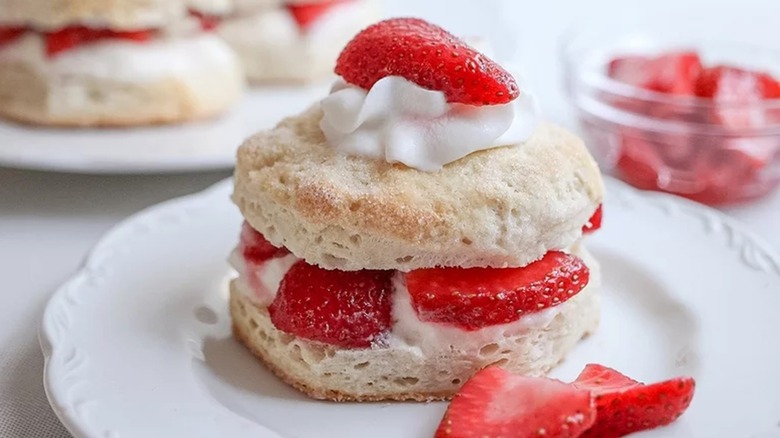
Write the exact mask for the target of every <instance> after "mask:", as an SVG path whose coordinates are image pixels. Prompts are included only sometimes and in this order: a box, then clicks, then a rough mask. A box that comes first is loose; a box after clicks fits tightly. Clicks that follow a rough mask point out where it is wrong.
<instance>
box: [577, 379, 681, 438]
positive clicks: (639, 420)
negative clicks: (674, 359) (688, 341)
mask: <svg viewBox="0 0 780 438" xmlns="http://www.w3.org/2000/svg"><path fill="white" fill-rule="evenodd" d="M572 385H573V386H574V387H576V388H578V389H583V390H587V391H590V392H591V393H592V394H593V399H594V401H595V403H596V421H595V423H594V424H593V426H592V427H591V428H590V429H588V430H587V431H586V432H585V433H584V434H583V435H582V437H585V438H613V437H622V436H625V435H628V434H631V433H634V432H639V431H642V430H649V429H655V428H657V427H661V426H665V425H667V424H670V423H671V422H673V421H674V420H676V419H677V418H679V417H680V415H682V414H683V412H685V410H686V409H687V408H688V406H689V405H690V403H691V399H692V398H693V393H694V388H695V382H694V380H693V379H692V378H690V377H679V378H675V379H671V380H666V381H663V382H660V383H654V384H651V385H645V384H642V383H639V382H637V381H635V380H633V379H631V378H629V377H626V376H624V375H623V374H621V373H619V372H617V371H615V370H613V369H611V368H607V367H605V366H602V365H594V364H589V365H587V366H586V367H585V369H584V370H583V372H582V373H581V374H580V376H579V377H577V380H575V381H574V382H573V383H572Z"/></svg>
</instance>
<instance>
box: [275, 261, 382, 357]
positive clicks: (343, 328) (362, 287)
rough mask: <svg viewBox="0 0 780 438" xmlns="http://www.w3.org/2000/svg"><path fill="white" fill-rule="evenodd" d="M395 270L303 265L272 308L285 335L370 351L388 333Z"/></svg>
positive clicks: (286, 280)
mask: <svg viewBox="0 0 780 438" xmlns="http://www.w3.org/2000/svg"><path fill="white" fill-rule="evenodd" d="M391 276H392V271H369V270H363V271H336V270H333V271H331V270H327V269H322V268H319V267H317V266H314V265H310V264H308V263H306V262H305V261H303V260H301V261H299V262H297V263H296V264H294V265H293V266H292V268H290V270H289V271H288V272H287V274H286V275H285V276H284V279H283V280H282V284H281V285H280V286H279V293H278V294H277V295H276V298H275V299H274V302H273V303H271V306H270V307H269V308H268V312H269V313H270V315H271V321H273V323H274V325H275V326H276V327H277V328H278V329H280V330H282V331H285V332H288V333H292V334H294V335H296V336H300V337H302V338H306V339H312V340H315V341H320V342H325V343H328V344H333V345H337V346H340V347H345V348H368V347H370V346H371V344H372V343H373V342H374V341H377V340H378V338H379V336H380V335H381V334H382V333H384V332H385V331H386V330H387V329H389V328H390V325H391V320H390V307H391V303H390V298H391V293H392V283H391V280H390V279H391Z"/></svg>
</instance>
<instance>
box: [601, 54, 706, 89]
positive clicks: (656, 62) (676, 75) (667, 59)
mask: <svg viewBox="0 0 780 438" xmlns="http://www.w3.org/2000/svg"><path fill="white" fill-rule="evenodd" d="M701 71H702V64H701V59H700V58H699V55H698V54H697V53H696V52H688V51H685V52H674V53H669V54H666V55H662V56H659V57H655V58H652V57H645V56H626V57H619V58H615V59H613V60H612V61H611V62H610V63H609V66H608V71H607V73H608V74H609V76H610V77H611V78H612V79H616V80H618V81H620V82H623V83H626V84H629V85H634V86H636V87H639V88H644V89H646V90H651V91H657V92H660V93H670V94H679V95H693V94H694V87H695V84H696V78H697V77H698V76H699V73H700V72H701Z"/></svg>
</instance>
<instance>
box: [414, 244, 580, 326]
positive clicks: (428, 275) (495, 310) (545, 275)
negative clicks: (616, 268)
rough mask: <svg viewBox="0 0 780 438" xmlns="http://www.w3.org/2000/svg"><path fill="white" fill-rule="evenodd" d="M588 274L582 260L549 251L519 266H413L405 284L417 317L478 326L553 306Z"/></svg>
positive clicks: (569, 295)
mask: <svg viewBox="0 0 780 438" xmlns="http://www.w3.org/2000/svg"><path fill="white" fill-rule="evenodd" d="M589 278H590V272H589V271H588V267H587V266H585V263H584V262H583V261H582V260H581V259H579V258H578V257H576V256H573V255H571V254H566V253H563V252H560V251H550V252H548V253H547V254H546V255H545V256H544V257H543V258H542V259H541V260H539V261H536V262H534V263H531V264H530V265H527V266H525V267H522V268H431V269H418V270H415V271H411V272H409V273H407V274H406V287H407V289H408V290H409V295H410V296H411V299H412V306H413V307H414V309H415V311H416V312H417V316H418V317H419V318H420V320H422V321H428V322H439V323H444V324H450V325H454V326H456V327H460V328H462V329H464V330H478V329H480V328H482V327H487V326H491V325H497V324H505V323H508V322H512V321H517V320H518V319H520V318H521V317H523V316H524V315H527V314H531V313H535V312H538V311H540V310H544V309H546V308H549V307H553V306H557V305H559V304H561V303H563V302H564V301H566V300H568V299H569V298H572V297H573V296H575V295H576V294H577V293H579V292H580V291H581V290H582V289H584V288H585V286H586V285H587V284H588V280H589Z"/></svg>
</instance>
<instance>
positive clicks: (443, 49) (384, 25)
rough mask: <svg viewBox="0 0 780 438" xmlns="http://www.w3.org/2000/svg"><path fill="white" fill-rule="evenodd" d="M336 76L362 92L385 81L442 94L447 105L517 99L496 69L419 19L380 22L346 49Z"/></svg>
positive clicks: (512, 86) (504, 73)
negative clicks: (391, 79)
mask: <svg viewBox="0 0 780 438" xmlns="http://www.w3.org/2000/svg"><path fill="white" fill-rule="evenodd" d="M336 74H338V75H340V76H341V77H342V78H344V80H345V81H347V82H349V83H350V84H353V85H357V86H359V87H362V88H364V89H366V90H368V89H370V88H371V87H372V86H373V85H374V84H375V83H376V82H377V81H379V80H380V79H383V78H385V77H387V76H401V77H403V78H405V79H407V80H409V81H411V82H414V83H415V84H417V85H419V86H420V87H423V88H426V89H429V90H436V91H441V92H443V93H444V95H445V96H446V97H447V101H448V102H450V103H462V104H467V105H475V106H482V105H501V104H506V103H509V102H511V101H512V100H514V99H515V98H517V97H518V96H519V95H520V90H519V88H518V86H517V82H516V81H515V79H514V77H512V75H511V74H509V72H507V71H506V70H504V69H503V68H502V67H501V66H500V65H498V64H497V63H495V62H494V61H492V60H490V59H488V58H487V57H486V56H485V55H483V54H481V53H479V52H478V51H476V50H475V49H473V48H472V47H470V46H469V45H468V44H466V43H465V42H463V41H462V40H461V39H459V38H458V37H456V36H454V35H453V34H451V33H449V32H447V31H446V30H444V29H442V28H441V27H439V26H436V25H434V24H431V23H428V22H427V21H425V20H421V19H418V18H394V19H390V20H385V21H381V22H379V23H376V24H374V25H372V26H369V27H368V28H367V29H365V30H363V31H362V32H360V33H359V34H358V35H357V36H356V37H355V38H354V39H353V40H352V41H350V42H349V44H347V46H346V47H345V48H344V50H343V51H342V52H341V55H340V56H339V58H338V61H337V63H336Z"/></svg>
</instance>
